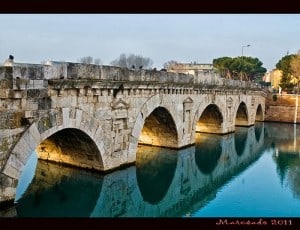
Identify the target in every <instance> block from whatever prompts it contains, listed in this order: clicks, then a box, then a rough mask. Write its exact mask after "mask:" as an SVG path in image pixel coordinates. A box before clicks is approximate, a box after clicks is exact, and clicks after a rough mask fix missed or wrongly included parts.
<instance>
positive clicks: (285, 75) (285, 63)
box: [276, 54, 296, 91]
mask: <svg viewBox="0 0 300 230" xmlns="http://www.w3.org/2000/svg"><path fill="white" fill-rule="evenodd" d="M295 56H296V55H295V54H291V55H286V56H284V57H282V58H281V59H280V60H279V61H278V62H277V63H276V69H279V70H281V71H282V77H281V80H280V84H279V85H280V87H281V88H282V89H283V90H285V91H291V90H292V89H293V88H294V84H293V82H292V80H293V76H292V74H293V71H292V67H291V61H292V59H293V58H294V57H295Z"/></svg>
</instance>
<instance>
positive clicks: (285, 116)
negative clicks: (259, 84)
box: [265, 94, 300, 123]
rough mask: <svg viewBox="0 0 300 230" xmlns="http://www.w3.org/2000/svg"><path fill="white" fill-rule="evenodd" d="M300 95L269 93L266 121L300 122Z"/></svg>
mask: <svg viewBox="0 0 300 230" xmlns="http://www.w3.org/2000/svg"><path fill="white" fill-rule="evenodd" d="M297 97H298V98H297ZM299 97H300V96H298V95H296V94H283V95H280V94H270V95H268V97H267V99H266V114H265V121H274V122H285V123H300V109H299V106H298V105H299V103H298V102H300V101H299V99H300V98H299Z"/></svg>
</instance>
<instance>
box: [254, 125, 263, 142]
mask: <svg viewBox="0 0 300 230" xmlns="http://www.w3.org/2000/svg"><path fill="white" fill-rule="evenodd" d="M263 126H264V123H263V122H257V123H255V125H254V132H255V139H256V141H259V139H260V137H261V134H262V131H263Z"/></svg>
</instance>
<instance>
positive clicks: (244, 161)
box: [17, 127, 263, 217]
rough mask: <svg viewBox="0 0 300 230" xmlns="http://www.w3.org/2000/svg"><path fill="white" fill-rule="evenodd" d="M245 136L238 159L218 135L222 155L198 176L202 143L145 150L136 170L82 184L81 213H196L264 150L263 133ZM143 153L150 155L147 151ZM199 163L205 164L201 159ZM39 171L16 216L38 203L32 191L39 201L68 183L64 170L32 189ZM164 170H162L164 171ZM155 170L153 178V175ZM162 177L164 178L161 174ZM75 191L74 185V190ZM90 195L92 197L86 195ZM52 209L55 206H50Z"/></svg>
mask: <svg viewBox="0 0 300 230" xmlns="http://www.w3.org/2000/svg"><path fill="white" fill-rule="evenodd" d="M200 135H208V136H209V135H211V134H202V133H201V134H200ZM247 138H248V139H247V141H246V147H245V150H244V152H243V154H242V155H241V156H238V155H237V153H236V151H235V146H234V135H233V134H228V135H223V136H218V138H217V139H215V140H214V141H212V143H219V146H220V147H219V148H217V149H218V151H221V154H219V153H218V154H216V157H213V159H209V161H211V163H210V164H211V165H212V166H210V167H207V169H206V170H207V171H205V172H202V171H203V168H202V169H201V168H200V167H199V158H198V160H197V153H196V151H197V148H201V145H200V146H198V147H197V146H191V147H189V148H185V149H181V150H171V151H170V152H169V153H166V152H165V151H169V150H168V149H161V150H151V148H152V147H149V146H143V148H144V150H145V151H144V152H142V153H141V154H138V156H137V157H138V158H137V162H138V164H137V166H131V167H129V168H126V169H124V170H118V171H114V172H112V173H110V174H107V175H104V176H103V178H99V177H95V178H94V179H90V182H86V184H87V183H90V185H86V184H85V186H90V187H89V188H87V189H86V191H85V195H86V196H87V197H88V199H90V203H89V204H90V205H89V206H88V208H86V209H85V213H81V215H82V216H90V217H176V216H183V215H185V214H186V213H187V212H193V211H195V210H198V209H199V208H201V207H202V206H204V205H206V204H207V203H208V202H209V201H210V200H212V199H214V198H215V196H216V193H217V191H218V189H219V188H220V187H221V186H223V185H224V184H226V183H227V182H228V181H229V180H230V179H231V178H232V177H234V176H235V175H236V174H238V173H240V172H241V171H243V170H244V169H245V168H247V167H248V165H249V164H251V163H253V162H254V161H255V160H256V159H258V157H259V156H260V154H261V152H262V151H261V150H262V147H263V135H262V136H261V139H260V140H259V142H257V141H256V138H255V129H254V127H250V128H248V135H247ZM155 148H156V147H155ZM146 149H149V150H150V152H151V151H152V153H149V152H147V151H148V150H146ZM144 153H146V154H144ZM147 153H148V154H147ZM219 155H220V156H219ZM201 160H203V161H205V158H202V159H201ZM197 161H198V163H197ZM154 162H155V164H154ZM200 164H203V163H200ZM39 167H40V166H38V167H37V172H38V173H36V175H35V177H36V178H35V179H34V180H33V182H32V183H31V185H30V186H29V188H28V191H27V192H26V196H24V197H23V198H22V199H20V200H19V202H18V204H17V205H18V207H17V211H18V215H19V216H22V213H24V212H25V210H22V209H25V208H26V207H30V206H31V207H35V206H36V205H34V202H40V201H34V199H32V198H30V197H32V196H34V195H32V193H34V194H35V193H36V192H35V191H40V193H39V196H40V200H43V201H45V200H47V199H46V197H47V196H48V194H49V192H48V193H47V191H49V189H50V190H51V191H55V188H54V187H55V186H54V185H55V184H56V185H59V181H60V182H64V181H66V179H63V178H66V175H68V172H66V174H64V173H61V174H60V175H58V174H57V175H56V176H55V177H51V178H52V179H55V180H56V181H57V182H56V183H52V186H49V188H47V189H44V190H43V189H34V188H36V187H38V185H39V183H38V181H41V179H42V178H44V177H45V176H44V175H43V174H45V173H46V174H47V171H45V170H40V169H39ZM160 167H161V168H160ZM163 167H166V168H165V169H163ZM155 172H156V173H157V174H156V175H151V174H152V173H155ZM166 173H167V174H168V175H163V176H162V174H166ZM142 180H143V181H142ZM160 180H161V181H160ZM77 182H78V186H82V183H84V182H82V181H81V180H77ZM162 184H164V187H163V188H158V185H162ZM56 189H57V188H56ZM75 189H76V188H75V187H74V188H73V190H75ZM60 190H61V189H60ZM60 190H58V191H60ZM146 190H147V191H146ZM149 190H150V191H149ZM90 192H92V194H94V195H91V196H89V195H88V194H89V193H90ZM151 195H152V196H151ZM28 197H29V198H28ZM57 199H58V198H57ZM82 199H83V200H84V199H85V198H83V197H81V198H78V197H77V198H74V202H75V203H76V202H77V203H78V205H80V202H81V201H82ZM22 202H23V204H22ZM25 203H26V204H27V205H26V207H25ZM191 204H193V205H191ZM52 205H55V204H54V202H53V204H52ZM56 205H58V206H59V205H60V206H61V205H62V204H59V203H58V202H57V204H56ZM49 207H51V208H50V209H48V213H46V211H45V210H44V211H43V210H41V212H40V216H43V215H47V214H48V215H50V214H51V215H53V216H55V209H56V208H55V207H52V206H51V205H50V206H49ZM72 208H74V206H72ZM30 212H32V215H33V216H34V212H35V211H34V210H28V208H26V213H27V215H30ZM49 212H50V214H49Z"/></svg>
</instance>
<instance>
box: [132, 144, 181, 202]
mask: <svg viewBox="0 0 300 230" xmlns="http://www.w3.org/2000/svg"><path fill="white" fill-rule="evenodd" d="M177 158H178V151H177V150H174V149H167V148H160V147H154V146H144V145H142V146H139V147H138V151H137V155H136V178H137V184H138V186H139V190H140V192H141V195H142V197H143V199H144V200H145V201H147V202H149V203H150V204H158V203H159V202H160V201H161V200H162V199H163V198H164V197H165V195H166V194H167V192H168V189H169V187H170V185H171V183H172V181H173V178H174V175H175V171H176V167H177Z"/></svg>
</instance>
